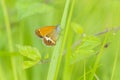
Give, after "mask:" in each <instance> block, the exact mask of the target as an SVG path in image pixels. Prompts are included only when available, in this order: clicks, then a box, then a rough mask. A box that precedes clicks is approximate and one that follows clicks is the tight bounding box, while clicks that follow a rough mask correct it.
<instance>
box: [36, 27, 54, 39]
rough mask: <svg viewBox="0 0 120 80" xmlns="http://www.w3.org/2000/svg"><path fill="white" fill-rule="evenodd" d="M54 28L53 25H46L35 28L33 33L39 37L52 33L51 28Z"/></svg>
mask: <svg viewBox="0 0 120 80" xmlns="http://www.w3.org/2000/svg"><path fill="white" fill-rule="evenodd" d="M55 28H56V27H55V26H47V27H43V28H40V29H37V30H36V31H35V33H36V34H37V35H38V36H39V37H41V38H43V37H44V36H46V35H47V34H49V33H52V32H53V30H55Z"/></svg>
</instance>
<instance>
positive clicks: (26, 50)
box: [18, 46, 41, 61]
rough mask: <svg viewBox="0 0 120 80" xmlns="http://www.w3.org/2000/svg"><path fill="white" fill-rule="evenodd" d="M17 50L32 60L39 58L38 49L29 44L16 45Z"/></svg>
mask: <svg viewBox="0 0 120 80" xmlns="http://www.w3.org/2000/svg"><path fill="white" fill-rule="evenodd" d="M18 49H19V52H20V54H21V55H23V56H24V57H26V58H29V59H31V60H33V61H36V60H40V59H41V55H40V53H39V51H38V50H37V49H36V48H34V47H31V46H18Z"/></svg>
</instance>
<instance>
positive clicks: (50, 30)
mask: <svg viewBox="0 0 120 80" xmlns="http://www.w3.org/2000/svg"><path fill="white" fill-rule="evenodd" d="M59 32H60V27H59V26H46V27H43V28H39V29H37V30H36V31H35V33H36V35H37V36H39V37H40V38H42V39H43V42H44V43H45V44H46V45H47V46H54V45H55V44H56V41H57V39H58V35H59Z"/></svg>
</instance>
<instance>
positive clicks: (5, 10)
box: [1, 0, 13, 52]
mask: <svg viewBox="0 0 120 80" xmlns="http://www.w3.org/2000/svg"><path fill="white" fill-rule="evenodd" d="M1 5H2V8H3V13H4V14H3V15H4V18H5V24H6V31H7V37H8V46H9V50H10V51H11V52H12V51H13V45H12V34H11V29H10V21H9V16H8V13H7V8H6V5H5V0H1Z"/></svg>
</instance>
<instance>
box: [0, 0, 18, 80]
mask: <svg viewBox="0 0 120 80" xmlns="http://www.w3.org/2000/svg"><path fill="white" fill-rule="evenodd" d="M1 5H2V9H3V15H4V20H5V25H6V32H7V38H8V46H9V51H10V52H13V41H12V32H11V27H10V21H9V16H8V12H7V7H6V4H5V0H1ZM11 65H12V70H13V79H14V80H18V78H17V72H16V64H15V61H14V58H12V57H11Z"/></svg>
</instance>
